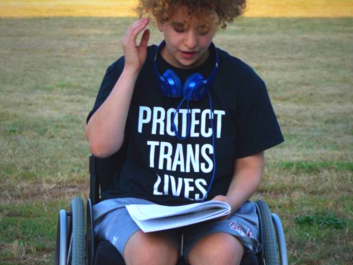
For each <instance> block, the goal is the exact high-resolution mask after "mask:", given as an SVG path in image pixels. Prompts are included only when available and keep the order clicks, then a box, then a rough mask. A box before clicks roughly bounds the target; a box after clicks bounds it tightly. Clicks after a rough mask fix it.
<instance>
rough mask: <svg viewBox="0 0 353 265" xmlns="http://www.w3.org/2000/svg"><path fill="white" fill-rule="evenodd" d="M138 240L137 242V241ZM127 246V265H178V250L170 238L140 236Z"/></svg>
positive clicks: (149, 235) (125, 256)
mask: <svg viewBox="0 0 353 265" xmlns="http://www.w3.org/2000/svg"><path fill="white" fill-rule="evenodd" d="M136 239H137V240H136ZM131 243H132V244H130V245H129V246H128V245H127V246H126V248H125V251H124V258H125V262H126V264H127V265H135V264H145V265H152V264H153V265H165V264H176V262H177V259H178V250H177V247H176V245H174V243H173V242H171V240H170V239H169V238H166V237H165V236H163V235H159V234H140V235H137V237H135V240H134V242H131Z"/></svg>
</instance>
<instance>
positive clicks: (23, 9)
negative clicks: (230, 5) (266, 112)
mask: <svg viewBox="0 0 353 265" xmlns="http://www.w3.org/2000/svg"><path fill="white" fill-rule="evenodd" d="M136 3H137V0H104V1H99V0H75V1H63V0H1V1H0V17H43V16H44V17H48V16H50V17H53V16H59V17H63V16H64V17H66V16H80V17H87V16H88V17H90V16H95V17H117V16H119V17H126V16H133V15H134V14H135V13H134V7H135V6H136ZM245 16H247V17H352V16H353V2H352V1H351V0H335V1H332V0H248V5H247V11H246V13H245Z"/></svg>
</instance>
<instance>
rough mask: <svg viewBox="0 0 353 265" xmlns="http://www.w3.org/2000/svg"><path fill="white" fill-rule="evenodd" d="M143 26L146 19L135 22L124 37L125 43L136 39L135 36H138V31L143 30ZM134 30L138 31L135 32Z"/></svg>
mask: <svg viewBox="0 0 353 265" xmlns="http://www.w3.org/2000/svg"><path fill="white" fill-rule="evenodd" d="M145 24H146V19H139V20H136V21H135V22H134V23H132V24H131V25H130V27H129V28H128V29H127V31H126V33H125V36H124V39H125V41H126V42H129V41H130V40H132V41H133V40H134V39H136V36H137V35H138V33H139V31H141V30H142V29H143V27H144V25H145ZM136 29H137V30H139V31H138V32H136ZM134 35H135V36H134Z"/></svg>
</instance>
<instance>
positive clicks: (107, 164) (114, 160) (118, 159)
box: [89, 141, 127, 204]
mask: <svg viewBox="0 0 353 265" xmlns="http://www.w3.org/2000/svg"><path fill="white" fill-rule="evenodd" d="M126 156H127V142H126V141H125V142H124V144H123V145H122V146H121V148H120V149H119V151H118V152H116V153H115V154H113V155H111V156H109V157H106V158H98V157H95V156H93V155H91V157H90V159H89V172H90V178H91V184H90V198H91V201H92V202H93V204H95V203H97V202H98V201H99V200H100V196H101V194H102V193H104V192H106V191H108V190H110V189H112V188H113V184H114V179H115V178H117V177H119V174H120V170H121V168H122V165H123V163H124V161H125V160H126Z"/></svg>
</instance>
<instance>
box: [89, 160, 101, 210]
mask: <svg viewBox="0 0 353 265" xmlns="http://www.w3.org/2000/svg"><path fill="white" fill-rule="evenodd" d="M97 167H98V165H97V158H96V157H95V156H93V155H91V156H90V157H89V174H90V186H89V187H90V189H89V197H90V199H91V203H92V205H96V204H97V203H98V202H99V179H98V172H97Z"/></svg>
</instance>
